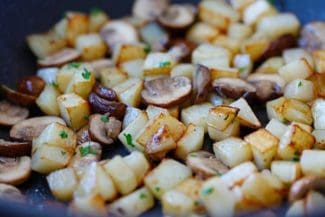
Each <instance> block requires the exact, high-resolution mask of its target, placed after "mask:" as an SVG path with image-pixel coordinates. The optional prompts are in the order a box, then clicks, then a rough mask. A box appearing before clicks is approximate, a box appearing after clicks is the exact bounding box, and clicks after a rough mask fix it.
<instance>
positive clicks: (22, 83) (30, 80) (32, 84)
mask: <svg viewBox="0 0 325 217" xmlns="http://www.w3.org/2000/svg"><path fill="white" fill-rule="evenodd" d="M45 85H46V83H45V81H44V80H43V79H42V78H40V77H38V76H36V75H29V76H25V77H23V78H22V79H20V80H19V82H18V85H17V91H18V92H20V93H24V94H28V95H32V96H36V97H38V96H39V95H40V94H41V92H42V90H43V89H44V87H45Z"/></svg>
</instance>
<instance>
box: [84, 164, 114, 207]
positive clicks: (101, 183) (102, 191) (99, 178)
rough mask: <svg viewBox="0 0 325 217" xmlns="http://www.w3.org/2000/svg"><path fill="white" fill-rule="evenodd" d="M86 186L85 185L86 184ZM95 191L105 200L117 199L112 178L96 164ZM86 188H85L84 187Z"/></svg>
mask: <svg viewBox="0 0 325 217" xmlns="http://www.w3.org/2000/svg"><path fill="white" fill-rule="evenodd" d="M86 185H87V184H86ZM95 185H96V189H97V193H98V194H99V195H100V196H101V197H102V198H103V199H104V200H105V201H111V200H114V199H115V198H116V197H117V189H116V187H115V184H114V182H113V180H112V178H111V177H110V176H109V174H107V173H106V172H105V170H104V169H103V168H102V166H100V165H99V164H97V167H96V183H95ZM85 187H87V186H85Z"/></svg>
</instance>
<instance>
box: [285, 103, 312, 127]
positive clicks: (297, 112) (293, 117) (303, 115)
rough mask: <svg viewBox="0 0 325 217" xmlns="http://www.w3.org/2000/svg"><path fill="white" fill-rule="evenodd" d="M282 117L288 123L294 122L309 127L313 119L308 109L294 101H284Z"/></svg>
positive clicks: (305, 105) (304, 104)
mask: <svg viewBox="0 0 325 217" xmlns="http://www.w3.org/2000/svg"><path fill="white" fill-rule="evenodd" d="M282 112H283V117H284V119H285V120H288V121H296V122H300V123H303V124H307V125H311V124H312V123H313V117H312V113H311V109H310V107H309V106H308V105H307V104H306V103H303V102H301V101H299V100H296V99H286V100H285V102H284V103H283V107H282Z"/></svg>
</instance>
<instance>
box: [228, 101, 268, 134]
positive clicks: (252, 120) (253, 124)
mask: <svg viewBox="0 0 325 217" xmlns="http://www.w3.org/2000/svg"><path fill="white" fill-rule="evenodd" d="M229 106H232V107H235V108H238V109H239V112H238V119H239V122H240V124H241V125H243V126H246V127H250V128H255V129H256V128H260V127H261V126H262V124H261V122H260V121H259V120H258V119H257V117H256V115H255V114H254V112H253V110H252V108H251V107H250V106H249V104H248V103H247V101H246V100H245V99H244V98H240V99H238V100H237V101H235V102H232V103H231V104H229Z"/></svg>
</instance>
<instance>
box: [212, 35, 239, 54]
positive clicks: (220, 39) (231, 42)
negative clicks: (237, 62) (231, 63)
mask: <svg viewBox="0 0 325 217" xmlns="http://www.w3.org/2000/svg"><path fill="white" fill-rule="evenodd" d="M212 44H214V45H217V46H220V47H224V48H227V49H228V50H229V51H230V52H231V53H232V54H233V55H235V54H237V53H238V52H239V50H240V47H241V46H240V41H239V40H237V39H233V38H230V37H228V36H226V35H218V36H217V37H216V38H215V39H214V40H213V42H212Z"/></svg>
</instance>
